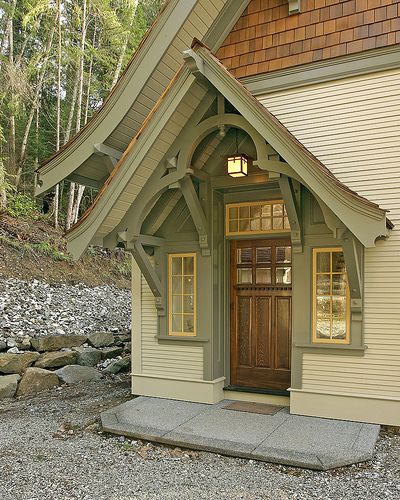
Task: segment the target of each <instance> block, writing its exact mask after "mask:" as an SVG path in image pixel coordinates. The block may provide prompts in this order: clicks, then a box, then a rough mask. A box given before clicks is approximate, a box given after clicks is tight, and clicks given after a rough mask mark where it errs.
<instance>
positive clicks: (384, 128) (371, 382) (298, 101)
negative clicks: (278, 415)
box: [260, 70, 400, 398]
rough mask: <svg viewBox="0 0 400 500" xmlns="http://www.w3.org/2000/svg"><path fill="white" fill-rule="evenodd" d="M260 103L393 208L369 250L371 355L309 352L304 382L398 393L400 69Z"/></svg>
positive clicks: (310, 386) (348, 179) (347, 178)
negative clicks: (387, 228) (387, 227)
mask: <svg viewBox="0 0 400 500" xmlns="http://www.w3.org/2000/svg"><path fill="white" fill-rule="evenodd" d="M260 100H261V102H262V103H263V104H264V105H265V106H266V107H267V108H268V109H269V110H270V111H271V112H272V113H273V114H274V115H275V116H277V118H278V119H280V120H281V121H282V123H283V124H284V125H285V126H286V127H287V128H288V129H289V130H290V131H291V132H292V133H293V134H294V135H295V136H296V137H297V138H298V139H299V140H300V142H302V143H303V144H304V145H305V146H306V147H307V148H308V149H309V150H310V151H311V152H312V153H313V154H315V156H317V158H319V159H320V160H321V161H322V162H323V163H324V164H325V165H326V166H328V167H329V168H330V170H331V171H332V172H333V173H334V174H335V175H336V176H337V177H338V179H340V180H341V181H342V182H344V183H345V184H346V185H347V186H349V187H350V188H351V189H353V190H354V191H356V192H358V193H359V194H360V195H362V196H365V197H366V198H368V199H369V200H371V201H374V202H376V203H378V204H379V205H380V206H381V207H382V208H385V209H387V210H389V211H390V212H389V213H388V217H389V218H390V219H391V220H392V222H393V223H394V224H395V226H396V227H395V229H394V231H392V232H391V235H390V237H389V238H388V239H387V240H380V241H377V244H376V247H375V248H368V249H366V251H365V275H364V280H365V282H364V339H365V343H366V345H367V346H368V349H367V350H366V352H365V355H364V356H362V357H356V356H341V355H340V353H337V354H336V353H335V354H323V355H321V354H318V355H317V354H313V353H311V352H310V353H305V354H304V355H303V388H304V389H307V390H315V391H324V392H326V391H328V392H334V393H337V392H340V393H346V394H362V395H375V396H382V397H388V398H390V397H395V398H400V227H399V228H397V226H400V181H399V179H400V140H399V137H400V71H399V70H392V71H386V72H380V73H375V74H371V75H368V76H363V77H357V78H348V79H344V80H341V81H339V82H335V83H326V84H321V85H312V86H307V87H302V88H299V89H294V90H290V91H284V92H280V93H273V94H270V95H266V96H264V97H262V98H260Z"/></svg>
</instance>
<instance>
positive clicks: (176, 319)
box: [172, 314, 183, 332]
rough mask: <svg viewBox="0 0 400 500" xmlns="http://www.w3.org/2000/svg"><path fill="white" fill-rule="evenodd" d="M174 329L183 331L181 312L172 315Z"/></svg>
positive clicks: (174, 330)
mask: <svg viewBox="0 0 400 500" xmlns="http://www.w3.org/2000/svg"><path fill="white" fill-rule="evenodd" d="M172 331H173V332H182V331H183V330H182V316H181V315H180V314H173V315H172Z"/></svg>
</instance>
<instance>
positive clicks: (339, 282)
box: [332, 274, 346, 295]
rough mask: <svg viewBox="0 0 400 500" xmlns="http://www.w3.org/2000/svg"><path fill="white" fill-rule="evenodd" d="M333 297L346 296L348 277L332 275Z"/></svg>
mask: <svg viewBox="0 0 400 500" xmlns="http://www.w3.org/2000/svg"><path fill="white" fill-rule="evenodd" d="M332 295H346V275H345V274H333V275H332Z"/></svg>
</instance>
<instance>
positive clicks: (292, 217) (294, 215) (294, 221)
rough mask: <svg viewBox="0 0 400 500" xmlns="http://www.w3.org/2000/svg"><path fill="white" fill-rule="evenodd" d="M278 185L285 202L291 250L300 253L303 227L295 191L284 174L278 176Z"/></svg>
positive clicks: (290, 181)
mask: <svg viewBox="0 0 400 500" xmlns="http://www.w3.org/2000/svg"><path fill="white" fill-rule="evenodd" d="M279 187H280V190H281V193H282V197H283V201H284V202H285V207H286V212H287V214H288V218H289V223H290V228H291V238H292V249H293V252H294V253H302V252H303V229H302V224H301V214H300V208H299V204H298V202H297V198H296V193H295V191H294V188H293V182H292V180H291V179H289V177H287V176H286V175H281V176H280V177H279Z"/></svg>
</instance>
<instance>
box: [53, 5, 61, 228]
mask: <svg viewBox="0 0 400 500" xmlns="http://www.w3.org/2000/svg"><path fill="white" fill-rule="evenodd" d="M57 32H58V48H57V123H56V150H57V151H58V150H59V149H60V145H61V50H62V40H61V0H57ZM53 206H54V227H55V228H56V229H58V212H59V207H60V185H59V184H57V185H56V187H55V191H54V205H53Z"/></svg>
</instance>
